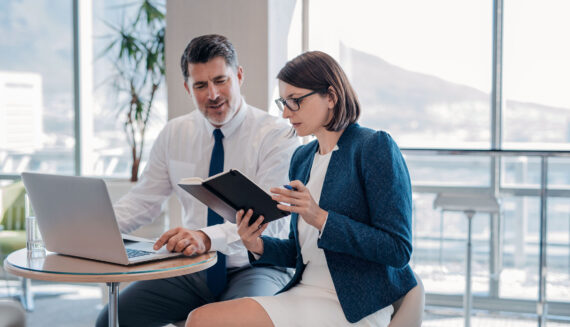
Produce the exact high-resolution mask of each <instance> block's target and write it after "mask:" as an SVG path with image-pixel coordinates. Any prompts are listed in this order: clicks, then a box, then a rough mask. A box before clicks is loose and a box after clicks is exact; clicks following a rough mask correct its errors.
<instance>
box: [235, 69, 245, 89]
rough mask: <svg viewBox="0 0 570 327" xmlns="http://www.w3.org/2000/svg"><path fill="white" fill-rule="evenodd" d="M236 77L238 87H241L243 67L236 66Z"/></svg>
mask: <svg viewBox="0 0 570 327" xmlns="http://www.w3.org/2000/svg"><path fill="white" fill-rule="evenodd" d="M236 75H237V78H238V82H239V86H241V85H242V84H243V77H244V76H243V67H242V66H238V67H237V71H236Z"/></svg>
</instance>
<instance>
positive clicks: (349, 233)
mask: <svg viewBox="0 0 570 327" xmlns="http://www.w3.org/2000/svg"><path fill="white" fill-rule="evenodd" d="M357 155H360V156H361V158H360V159H361V160H360V170H361V174H359V177H358V178H360V179H361V184H362V185H364V192H365V196H366V202H367V204H368V211H369V214H370V225H368V224H365V223H362V222H361V221H365V219H361V220H359V221H357V220H355V219H351V218H349V217H348V216H345V215H342V214H340V213H337V212H334V211H329V212H328V219H327V223H326V224H325V228H324V230H323V232H322V235H321V238H320V239H319V241H318V246H319V247H320V248H323V249H327V250H329V251H334V252H339V253H345V254H350V255H352V256H354V257H358V258H362V259H365V260H369V261H372V262H377V263H380V264H384V265H388V266H392V267H396V268H401V267H404V266H405V265H406V264H407V263H408V262H409V260H410V257H411V253H412V242H411V238H412V232H411V231H412V227H411V223H412V218H411V214H412V191H411V183H410V177H409V174H408V169H407V167H406V163H405V161H404V158H403V157H402V154H401V152H400V150H399V149H398V146H397V145H396V143H395V142H394V141H393V140H392V138H391V137H390V136H389V135H388V134H387V133H385V132H377V133H375V134H374V135H373V137H372V139H371V140H367V141H365V143H364V145H363V147H362V153H360V154H357ZM355 218H356V217H355Z"/></svg>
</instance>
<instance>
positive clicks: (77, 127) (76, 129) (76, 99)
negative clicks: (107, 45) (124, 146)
mask: <svg viewBox="0 0 570 327" xmlns="http://www.w3.org/2000/svg"><path fill="white" fill-rule="evenodd" d="M79 1H81V0H73V13H72V16H73V112H74V118H73V133H74V136H75V147H74V151H75V153H74V158H75V169H74V174H75V175H81V164H82V162H81V143H82V142H81V87H80V86H81V73H80V71H81V70H80V67H81V62H80V60H81V58H80V57H79V53H80V51H79V33H80V32H79Z"/></svg>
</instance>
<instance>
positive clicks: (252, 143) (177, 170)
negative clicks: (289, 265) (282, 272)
mask: <svg viewBox="0 0 570 327" xmlns="http://www.w3.org/2000/svg"><path fill="white" fill-rule="evenodd" d="M290 128H291V127H290V126H289V125H288V124H287V123H286V122H285V120H283V119H281V118H278V117H274V116H271V115H269V114H267V113H266V112H264V111H262V110H259V109H257V108H254V107H252V106H249V105H247V104H246V103H245V101H243V100H242V103H241V106H240V109H239V111H238V112H237V114H236V115H235V116H234V117H233V118H232V119H231V120H230V121H229V122H228V123H226V124H225V125H224V126H222V127H221V130H222V133H223V134H224V138H223V145H224V171H226V170H229V169H238V170H239V171H241V172H242V173H243V174H244V175H246V176H247V177H249V178H250V179H251V180H253V181H254V182H255V183H256V184H257V185H259V187H261V188H262V189H264V190H265V191H267V192H269V188H271V187H276V186H277V187H278V186H281V185H283V184H288V182H289V179H288V173H289V162H290V160H291V155H292V154H293V151H294V150H295V149H296V148H297V147H298V146H299V145H300V143H299V140H298V138H296V137H294V138H290V137H288V136H287V134H288V133H289V130H290ZM214 129H215V127H214V126H212V124H210V122H208V120H206V118H205V117H204V116H203V115H202V113H201V112H200V111H198V110H194V111H193V112H192V113H190V114H187V115H184V116H181V117H178V118H175V119H172V120H170V121H169V122H168V123H167V125H166V127H165V128H164V129H163V130H162V131H161V133H160V135H159V136H158V138H157V140H156V141H155V143H154V145H153V147H152V149H151V152H150V157H149V160H148V162H147V165H146V167H145V169H144V171H143V173H142V175H141V178H140V180H139V182H138V183H137V184H136V186H135V187H133V189H132V190H131V191H130V192H129V193H128V194H127V195H125V196H124V197H122V198H121V199H120V200H119V201H118V202H117V203H116V204H115V205H114V209H115V214H116V216H117V220H118V222H119V227H120V229H121V232H123V233H129V232H132V231H133V230H135V229H137V228H138V227H140V226H142V225H146V224H149V223H151V222H152V221H153V220H154V219H156V217H158V216H159V214H160V210H161V206H162V204H163V202H164V201H165V200H166V199H167V198H168V196H170V194H171V193H172V191H174V192H175V194H176V196H177V198H178V200H179V201H180V203H181V204H182V225H183V227H185V228H188V229H192V230H202V231H204V232H205V233H206V234H207V235H208V236H209V237H210V239H211V242H212V247H211V250H214V251H220V252H222V253H223V254H225V255H226V256H227V258H226V265H227V267H228V268H230V267H241V266H244V265H247V264H249V261H248V258H247V250H246V249H245V247H244V246H243V243H242V242H241V239H240V238H239V235H238V234H237V228H236V225H235V224H232V223H230V222H227V221H226V222H225V223H224V224H220V225H214V226H207V220H208V218H207V215H208V208H207V207H206V206H205V205H204V204H202V203H201V202H200V201H198V200H196V199H195V198H194V197H192V196H191V195H190V194H189V193H187V192H186V191H184V190H183V189H182V188H180V187H179V186H177V183H178V181H179V180H181V179H182V178H185V177H200V178H207V177H208V170H209V165H210V157H211V155H212V148H213V147H214V135H213V131H214ZM288 233H289V217H286V218H282V219H278V220H276V221H273V222H271V223H269V226H268V228H267V229H266V230H265V231H264V233H263V234H264V235H268V236H273V237H279V238H287V237H288Z"/></svg>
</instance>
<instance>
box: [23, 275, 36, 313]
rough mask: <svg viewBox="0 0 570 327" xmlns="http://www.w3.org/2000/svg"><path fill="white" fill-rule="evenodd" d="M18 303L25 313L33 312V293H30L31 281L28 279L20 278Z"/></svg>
mask: <svg viewBox="0 0 570 327" xmlns="http://www.w3.org/2000/svg"><path fill="white" fill-rule="evenodd" d="M20 302H21V303H22V306H23V307H24V309H26V311H28V312H32V311H34V292H33V291H32V280H31V279H29V278H22V293H21V294H20Z"/></svg>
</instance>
